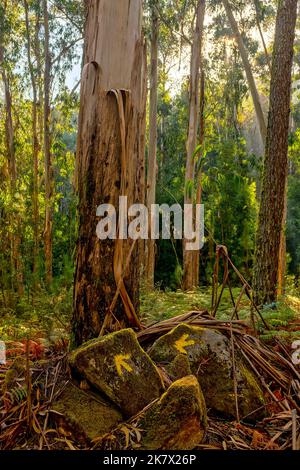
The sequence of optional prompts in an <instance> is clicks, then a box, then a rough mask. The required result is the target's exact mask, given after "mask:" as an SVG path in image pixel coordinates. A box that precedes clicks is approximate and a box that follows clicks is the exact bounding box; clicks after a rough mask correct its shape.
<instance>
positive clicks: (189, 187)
mask: <svg viewBox="0 0 300 470" xmlns="http://www.w3.org/2000/svg"><path fill="white" fill-rule="evenodd" d="M204 16H205V0H199V1H198V5H197V14H196V26H195V30H194V38H193V44H192V52H191V70H190V95H189V128H188V138H187V143H186V150H187V158H186V170H185V190H184V203H185V204H193V203H194V177H195V160H194V158H193V154H194V151H195V149H196V145H197V133H198V124H199V75H200V74H199V68H200V61H201V50H202V39H203V23H204ZM185 247H186V240H184V241H183V284H182V286H183V289H185V290H186V289H191V288H192V287H193V286H194V274H193V268H194V262H193V260H194V253H193V251H188V250H186V249H185Z"/></svg>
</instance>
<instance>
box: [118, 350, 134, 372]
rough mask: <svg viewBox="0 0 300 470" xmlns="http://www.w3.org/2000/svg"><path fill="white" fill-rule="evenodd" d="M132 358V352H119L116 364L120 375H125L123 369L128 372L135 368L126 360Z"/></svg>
mask: <svg viewBox="0 0 300 470" xmlns="http://www.w3.org/2000/svg"><path fill="white" fill-rule="evenodd" d="M130 358H131V355H130V354H117V355H116V356H115V364H116V369H117V372H118V375H119V376H120V377H122V375H123V370H122V368H123V369H125V370H127V371H128V372H132V371H133V369H132V367H131V366H130V365H129V364H127V362H126V361H128V360H129V359H130Z"/></svg>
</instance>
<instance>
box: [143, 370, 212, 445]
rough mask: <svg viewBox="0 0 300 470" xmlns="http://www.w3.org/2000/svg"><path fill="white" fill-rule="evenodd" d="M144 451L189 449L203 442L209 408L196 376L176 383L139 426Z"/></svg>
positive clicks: (147, 413)
mask: <svg viewBox="0 0 300 470" xmlns="http://www.w3.org/2000/svg"><path fill="white" fill-rule="evenodd" d="M139 427H140V428H142V430H143V437H142V441H141V448H142V449H146V450H155V449H156V450H158V449H172V450H180V449H184V450H189V449H193V448H194V447H195V446H196V445H197V444H199V443H201V442H202V440H203V438H204V435H205V431H206V428H207V416H206V406H205V401H204V398H203V394H202V392H201V389H200V387H199V383H198V381H197V379H196V377H194V376H188V377H184V378H182V379H179V380H177V381H176V382H174V383H173V384H172V385H171V386H170V387H169V389H168V390H167V391H166V392H165V393H164V394H163V395H162V396H161V398H160V400H159V401H158V402H156V403H154V404H153V405H152V406H151V407H150V409H149V410H147V411H146V413H145V416H144V417H143V418H142V420H141V422H140V423H139Z"/></svg>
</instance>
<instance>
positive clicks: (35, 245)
mask: <svg viewBox="0 0 300 470" xmlns="http://www.w3.org/2000/svg"><path fill="white" fill-rule="evenodd" d="M24 8H25V23H26V38H27V60H28V67H29V73H30V79H31V86H32V95H33V97H32V155H33V191H32V206H33V217H32V223H33V238H34V240H33V253H32V260H33V263H32V271H33V274H34V285H35V286H36V282H37V279H36V273H37V263H38V254H39V204H38V184H39V183H38V167H39V138H38V108H37V81H36V74H35V71H34V67H33V63H32V57H31V39H30V22H29V11H28V2H27V1H26V0H24ZM37 21H39V19H37Z"/></svg>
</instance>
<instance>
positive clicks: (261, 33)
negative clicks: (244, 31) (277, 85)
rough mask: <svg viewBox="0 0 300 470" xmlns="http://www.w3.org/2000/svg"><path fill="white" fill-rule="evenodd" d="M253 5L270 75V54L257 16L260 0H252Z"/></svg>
mask: <svg viewBox="0 0 300 470" xmlns="http://www.w3.org/2000/svg"><path fill="white" fill-rule="evenodd" d="M254 6H255V13H256V15H255V19H256V25H257V29H258V31H259V35H260V39H261V42H262V45H263V48H264V52H265V57H266V61H267V65H268V68H269V72H270V75H271V65H272V64H271V59H270V55H269V53H268V49H267V45H266V41H265V38H264V35H263V32H262V29H261V24H260V18H259V14H260V8H261V7H260V1H259V0H254Z"/></svg>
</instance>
